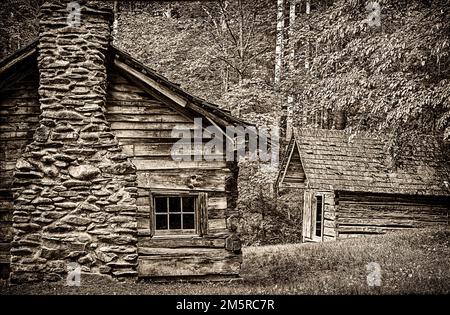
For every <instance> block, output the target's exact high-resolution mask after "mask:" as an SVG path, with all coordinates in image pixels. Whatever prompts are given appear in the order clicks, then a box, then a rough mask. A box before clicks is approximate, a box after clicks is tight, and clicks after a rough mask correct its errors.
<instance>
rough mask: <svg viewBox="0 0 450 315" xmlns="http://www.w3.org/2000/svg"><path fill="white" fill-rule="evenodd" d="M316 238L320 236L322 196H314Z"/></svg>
mask: <svg viewBox="0 0 450 315" xmlns="http://www.w3.org/2000/svg"><path fill="white" fill-rule="evenodd" d="M316 198H317V208H316V236H322V211H323V209H322V196H316Z"/></svg>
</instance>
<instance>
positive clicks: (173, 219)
mask: <svg viewBox="0 0 450 315" xmlns="http://www.w3.org/2000/svg"><path fill="white" fill-rule="evenodd" d="M169 228H170V229H171V230H173V229H181V214H170V215H169Z"/></svg>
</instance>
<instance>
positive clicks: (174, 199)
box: [151, 194, 206, 235]
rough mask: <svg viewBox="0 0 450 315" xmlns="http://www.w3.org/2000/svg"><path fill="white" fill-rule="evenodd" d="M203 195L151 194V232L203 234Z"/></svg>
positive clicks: (154, 233)
mask: <svg viewBox="0 0 450 315" xmlns="http://www.w3.org/2000/svg"><path fill="white" fill-rule="evenodd" d="M204 195H206V194H200V195H190V194H186V195H163V194H161V195H155V196H153V195H152V210H153V211H152V220H151V221H152V223H151V228H152V231H153V233H152V234H153V235H169V234H172V235H179V234H182V235H184V234H188V235H194V234H196V235H198V234H204V233H205V228H203V225H204V222H205V221H206V211H205V208H206V203H205V202H204V200H205V197H204ZM202 197H203V198H202Z"/></svg>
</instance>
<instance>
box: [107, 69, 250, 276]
mask: <svg viewBox="0 0 450 315" xmlns="http://www.w3.org/2000/svg"><path fill="white" fill-rule="evenodd" d="M106 117H107V120H108V121H109V122H110V123H111V128H112V130H113V131H114V132H115V134H116V136H117V138H118V140H119V143H120V145H121V147H122V148H123V150H124V151H125V153H127V154H129V155H130V156H132V157H133V158H132V161H133V163H134V165H135V166H136V168H137V178H138V185H139V197H138V199H137V205H138V230H139V241H138V251H139V265H138V272H139V274H140V275H141V276H188V275H192V276H202V275H210V274H237V273H238V271H239V266H240V259H241V256H240V254H235V253H233V252H229V251H227V250H225V238H226V237H228V236H229V235H230V233H229V231H228V228H227V218H228V217H229V216H231V215H232V214H233V211H234V209H235V207H234V199H235V196H234V194H235V192H234V191H235V190H236V188H235V187H233V186H234V185H231V186H230V183H232V182H233V181H234V179H233V178H234V176H235V174H234V171H235V170H234V169H233V167H232V166H233V165H232V163H226V162H224V161H193V160H192V161H174V160H173V158H172V156H171V148H172V146H173V144H174V143H175V142H176V141H177V140H178V139H174V138H172V135H171V132H172V129H173V128H174V127H183V128H189V129H192V130H193V128H194V122H193V119H192V117H189V116H188V115H183V114H181V113H179V112H178V111H177V110H174V109H172V108H171V107H170V106H169V105H166V104H163V103H162V102H160V101H158V100H156V99H155V98H153V97H151V96H150V95H148V94H147V93H146V92H144V91H143V90H141V89H140V88H139V87H138V86H137V85H135V84H134V83H133V82H131V81H129V80H128V79H125V78H124V77H122V76H121V75H120V74H119V73H117V72H115V71H112V72H111V73H110V83H109V87H108V100H107V112H106ZM207 141H208V140H207V139H205V142H207ZM216 154H219V155H221V154H222V152H218V153H216ZM182 190H184V191H191V192H206V193H208V205H207V212H208V235H207V237H206V238H200V237H197V236H189V237H186V236H183V237H173V236H167V237H163V236H157V237H156V236H155V237H151V236H150V232H151V229H150V224H151V216H150V192H151V191H152V192H158V191H164V192H166V191H175V192H176V191H182ZM227 191H228V192H227Z"/></svg>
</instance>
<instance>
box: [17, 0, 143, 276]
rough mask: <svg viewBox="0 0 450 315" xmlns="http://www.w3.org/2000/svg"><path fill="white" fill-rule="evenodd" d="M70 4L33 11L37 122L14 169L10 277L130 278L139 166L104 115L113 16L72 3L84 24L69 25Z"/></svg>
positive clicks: (64, 0) (58, 1)
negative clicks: (36, 18) (36, 15)
mask: <svg viewBox="0 0 450 315" xmlns="http://www.w3.org/2000/svg"><path fill="white" fill-rule="evenodd" d="M68 3H69V1H68V0H53V1H47V2H45V3H44V4H43V5H42V6H41V10H40V15H39V18H40V23H39V45H38V51H39V58H38V65H39V73H40V83H39V100H40V107H41V116H40V126H39V127H38V128H37V129H36V130H35V132H34V141H33V142H32V143H31V144H29V145H28V146H27V148H26V150H25V152H24V154H23V155H22V157H21V159H19V160H18V162H17V164H16V172H15V175H14V176H15V184H14V213H13V228H14V240H13V242H12V249H11V276H10V280H11V282H16V283H17V282H26V281H40V280H49V281H53V280H64V281H65V279H66V276H67V274H68V272H69V271H70V270H71V268H72V269H73V268H76V269H77V268H78V267H80V269H81V272H86V273H94V274H108V275H111V276H113V277H123V276H135V275H136V264H137V247H136V241H137V240H136V237H137V224H136V216H135V215H136V194H137V188H136V186H137V184H136V169H135V167H134V165H133V164H132V163H131V162H130V160H129V159H128V157H127V156H126V155H125V154H123V153H122V152H121V149H120V147H119V145H118V141H117V140H116V138H115V137H114V134H113V133H111V131H110V126H109V124H108V122H107V121H106V119H105V115H104V112H105V102H106V88H107V78H106V76H107V69H106V65H107V61H108V47H109V42H110V40H111V23H112V13H111V12H110V11H108V10H105V9H101V8H99V7H98V6H97V7H95V6H93V4H92V3H93V2H90V3H86V1H77V3H78V4H79V5H80V9H81V10H80V13H81V15H80V23H79V24H77V23H73V24H68V21H70V19H68V15H69V14H71V13H70V10H71V8H72V7H71V6H73V3H72V4H70V5H69V8H68ZM98 3H100V2H98ZM72 14H73V13H72ZM72 21H74V20H73V19H72ZM75 22H76V21H75ZM81 281H82V276H81Z"/></svg>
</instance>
